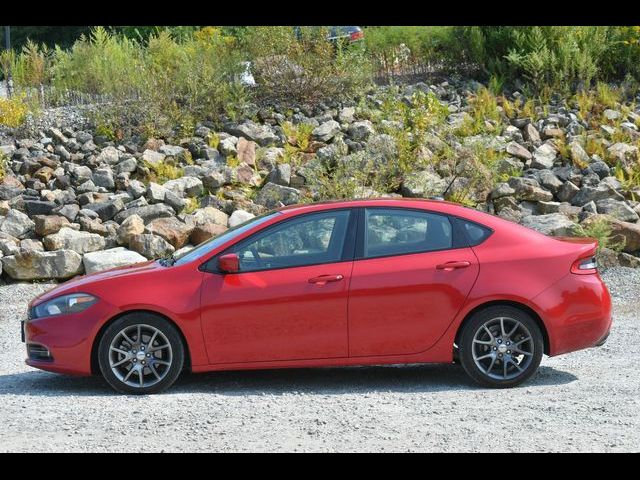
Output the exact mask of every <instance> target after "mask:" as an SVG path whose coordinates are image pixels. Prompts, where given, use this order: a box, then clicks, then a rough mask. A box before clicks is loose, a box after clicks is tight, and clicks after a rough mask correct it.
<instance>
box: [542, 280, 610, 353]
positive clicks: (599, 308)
mask: <svg viewBox="0 0 640 480" xmlns="http://www.w3.org/2000/svg"><path fill="white" fill-rule="evenodd" d="M534 303H535V304H536V305H538V307H539V309H540V311H541V316H542V318H543V321H544V324H545V327H546V329H547V333H548V337H549V355H550V356H554V355H561V354H563V353H569V352H574V351H576V350H582V349H584V348H589V347H595V346H599V345H602V344H603V343H604V342H605V341H606V339H607V336H608V335H609V332H610V331H611V297H610V295H609V291H608V290H607V287H606V286H605V284H604V282H603V281H602V279H601V278H600V276H599V275H598V274H593V275H574V274H571V273H569V274H567V276H565V277H564V278H562V279H561V280H560V281H559V282H558V283H556V284H554V285H553V286H552V287H550V288H548V289H547V290H545V291H544V292H542V293H541V294H540V295H538V296H537V297H536V298H535V299H534Z"/></svg>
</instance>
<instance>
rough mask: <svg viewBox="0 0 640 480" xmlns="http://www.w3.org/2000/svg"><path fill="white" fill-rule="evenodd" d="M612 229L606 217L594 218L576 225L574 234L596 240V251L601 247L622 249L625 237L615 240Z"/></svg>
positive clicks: (617, 250)
mask: <svg viewBox="0 0 640 480" xmlns="http://www.w3.org/2000/svg"><path fill="white" fill-rule="evenodd" d="M612 232H613V229H612V228H611V225H610V223H609V221H608V220H607V219H606V218H602V217H599V218H596V219H595V220H591V221H589V220H587V221H586V222H584V223H582V224H579V225H577V228H575V229H574V234H575V235H576V236H577V237H588V238H595V239H596V240H598V251H600V250H602V249H603V248H608V249H611V250H614V251H616V252H620V251H622V249H623V248H624V246H625V239H624V237H622V239H621V240H616V239H615V238H614V236H612Z"/></svg>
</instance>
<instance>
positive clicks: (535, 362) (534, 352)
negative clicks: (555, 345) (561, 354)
mask: <svg viewBox="0 0 640 480" xmlns="http://www.w3.org/2000/svg"><path fill="white" fill-rule="evenodd" d="M458 347H459V356H460V362H461V363H462V366H463V368H464V370H465V371H466V372H467V374H468V375H469V376H470V377H471V378H472V379H473V380H475V381H476V382H477V383H479V384H481V385H485V386H488V387H496V388H505V387H513V386H515V385H518V384H520V383H522V382H524V381H525V380H527V379H528V378H530V377H531V375H533V374H534V373H535V372H536V370H537V369H538V366H539V365H540V361H541V360H542V353H543V351H544V341H543V337H542V333H541V332H540V328H539V327H538V324H537V323H536V322H535V320H534V319H533V318H531V316H530V315H529V314H528V313H526V312H524V311H523V310H520V309H518V308H515V307H510V306H495V307H489V308H487V309H485V310H482V311H480V312H477V313H475V314H474V315H473V316H472V317H471V318H470V319H469V321H468V322H467V323H466V325H465V326H464V329H463V331H462V335H461V337H460V343H459V345H458Z"/></svg>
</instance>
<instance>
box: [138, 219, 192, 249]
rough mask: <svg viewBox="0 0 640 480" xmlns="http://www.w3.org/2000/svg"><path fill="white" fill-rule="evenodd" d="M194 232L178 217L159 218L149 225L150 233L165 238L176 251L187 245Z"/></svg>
mask: <svg viewBox="0 0 640 480" xmlns="http://www.w3.org/2000/svg"><path fill="white" fill-rule="evenodd" d="M192 230H193V227H190V226H189V225H187V224H185V223H184V222H181V221H180V220H178V219H177V218H176V217H167V218H158V219H156V220H154V221H152V222H151V223H149V225H147V231H148V232H149V233H152V234H154V235H158V236H160V237H162V238H164V239H165V240H166V241H167V242H169V243H170V244H171V245H172V246H173V248H175V249H176V250H177V249H179V248H182V247H183V246H184V245H185V244H186V243H187V241H188V240H189V235H190V234H191V231H192Z"/></svg>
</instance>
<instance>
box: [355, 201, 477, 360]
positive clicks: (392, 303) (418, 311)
mask: <svg viewBox="0 0 640 480" xmlns="http://www.w3.org/2000/svg"><path fill="white" fill-rule="evenodd" d="M478 271H479V268H478V260H477V259H476V256H475V254H474V253H473V252H472V250H471V249H470V248H469V247H467V246H466V241H465V240H464V239H463V237H462V232H459V231H458V230H457V228H456V226H455V225H454V224H453V222H452V220H451V219H450V218H449V217H448V216H446V215H442V214H438V213H433V212H427V211H424V210H416V209H407V208H366V209H363V210H362V212H361V215H360V222H359V234H358V243H357V248H356V258H355V261H354V265H353V270H352V274H351V286H350V291H349V354H350V356H354V357H357V356H376V355H402V354H413V353H419V352H422V351H424V350H427V349H428V348H430V347H431V346H432V345H434V344H435V343H436V341H437V340H438V339H439V338H440V337H441V336H442V334H443V333H444V332H445V330H446V328H447V327H448V326H449V324H450V323H451V322H452V321H453V319H454V317H455V316H456V314H457V313H458V311H459V310H460V308H461V307H462V305H463V304H464V302H465V300H466V298H467V295H468V294H469V291H470V290H471V288H472V286H473V284H474V282H475V280H476V278H477V276H478Z"/></svg>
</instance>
